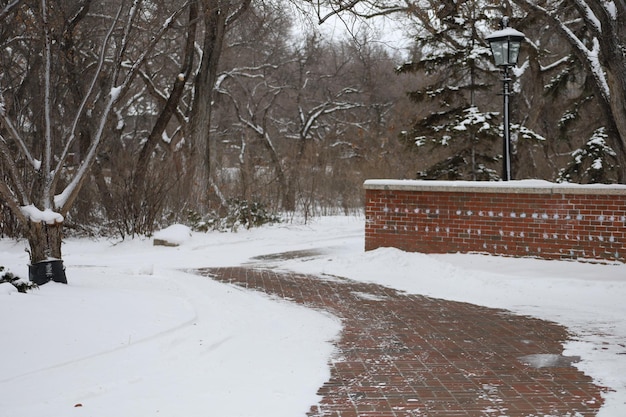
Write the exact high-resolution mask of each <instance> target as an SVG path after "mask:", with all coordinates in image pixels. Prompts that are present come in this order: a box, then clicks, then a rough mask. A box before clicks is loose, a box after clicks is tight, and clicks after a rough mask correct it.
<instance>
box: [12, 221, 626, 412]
mask: <svg viewBox="0 0 626 417" xmlns="http://www.w3.org/2000/svg"><path fill="white" fill-rule="evenodd" d="M161 234H162V235H166V236H167V237H169V238H179V239H180V241H181V244H180V246H178V247H163V246H153V245H152V240H151V239H147V238H146V239H135V240H127V241H123V242H114V241H107V240H88V239H67V240H66V242H65V243H64V247H63V250H64V264H65V266H66V268H67V275H68V280H69V284H68V285H63V284H57V283H49V284H46V285H44V286H42V287H40V288H39V289H38V290H34V291H32V292H29V293H27V294H21V293H16V292H14V291H13V290H12V289H11V288H9V287H8V286H7V285H8V284H3V285H0V315H2V317H4V319H3V320H2V321H0V334H1V335H2V336H1V337H2V358H3V359H2V360H0V416H2V417H5V416H6V417H9V416H11V417H35V416H37V417H40V416H42V415H54V416H55V417H64V416H70V415H72V416H75V415H89V416H90V417H99V416H102V417H104V416H107V417H108V416H111V415H116V416H120V417H125V416H128V417H131V416H140V415H160V416H181V415H184V416H190V417H193V416H205V415H218V416H221V417H230V416H232V417H235V416H256V417H265V416H267V417H269V416H272V417H283V416H284V417H287V416H289V417H293V416H295V415H301V416H303V415H305V414H306V412H307V411H308V410H309V408H310V406H311V405H313V404H315V403H317V402H318V400H319V397H318V396H317V395H316V391H317V389H318V388H319V387H320V386H321V385H322V384H323V383H324V382H325V381H326V380H327V379H328V377H329V375H330V371H329V369H328V361H329V359H330V358H331V357H332V354H333V346H332V341H333V340H336V339H337V338H338V337H339V332H340V328H341V324H340V321H339V320H338V319H337V318H335V317H332V316H330V315H329V314H325V313H322V312H319V311H313V310H309V309H307V308H305V307H302V306H297V305H295V304H291V303H289V302H287V301H283V300H277V299H275V298H271V297H269V296H266V295H263V294H260V293H258V292H249V291H246V290H243V289H240V288H238V287H234V286H230V285H226V284H221V283H217V282H214V281H212V280H210V279H207V278H204V277H201V276H198V275H194V274H192V273H191V272H190V271H189V270H190V269H193V268H199V267H215V266H236V265H244V264H248V265H250V264H252V265H262V266H271V267H274V268H278V269H281V270H293V271H298V272H303V273H312V274H332V275H335V276H344V277H348V278H352V279H356V280H362V281H366V282H377V283H380V284H382V285H386V286H390V287H394V288H397V289H400V290H403V291H407V292H410V293H419V294H425V295H428V296H432V297H439V298H445V299H450V300H459V301H466V302H471V303H475V304H479V305H484V306H488V307H497V308H506V309H509V310H512V311H514V312H516V313H519V314H525V315H531V316H534V317H538V318H542V319H547V320H552V321H556V322H558V323H561V324H563V325H565V326H567V327H568V328H569V330H570V331H571V333H572V334H573V335H574V336H573V337H572V339H571V340H570V341H568V342H567V343H566V344H565V346H564V348H565V352H564V355H567V356H580V357H581V361H580V362H578V363H575V364H574V366H577V367H578V368H580V369H581V370H583V371H584V372H585V373H587V374H588V375H590V376H591V377H593V378H594V380H595V381H596V382H597V383H598V384H599V385H603V386H607V387H610V388H611V389H612V390H613V391H611V392H607V393H606V394H605V404H604V405H603V407H602V409H601V411H600V413H599V414H598V415H599V416H600V417H614V416H620V415H626V355H625V353H626V322H625V321H624V320H623V317H624V316H625V315H626V303H624V300H625V299H626V265H624V264H594V263H578V262H558V261H541V260H536V259H515V258H501V257H492V256H485V255H462V254H446V255H425V254H420V253H406V252H402V251H400V250H397V249H392V248H381V249H377V250H374V251H369V252H364V250H363V247H364V219H363V218H359V217H324V218H321V219H314V220H313V221H312V222H310V223H309V224H306V225H304V224H299V223H297V222H293V223H285V224H278V225H273V226H267V227H263V228H259V229H252V230H242V231H240V232H238V233H219V232H214V233H207V234H203V233H195V232H194V233H189V231H188V229H187V228H185V227H182V226H175V227H171V228H168V229H165V230H163V231H162V232H161ZM25 246H26V244H25V243H24V242H15V241H14V240H10V239H3V240H0V260H1V261H0V262H1V263H2V265H3V266H5V267H7V268H8V269H9V270H10V271H12V272H13V273H15V274H17V275H23V274H25V273H26V265H27V263H28V254H27V253H25V252H24V247H25ZM296 250H303V251H307V252H308V253H313V252H317V253H319V255H318V256H307V257H306V258H296V259H284V260H280V259H275V260H272V261H260V260H255V259H254V257H256V256H260V255H268V254H276V253H281V252H287V251H296ZM263 262H265V263H263ZM549 359H550V358H529V361H530V362H532V361H536V363H537V364H539V365H540V364H541V363H543V362H542V361H543V360H549ZM78 405H80V406H78ZM76 406H78V407H76Z"/></svg>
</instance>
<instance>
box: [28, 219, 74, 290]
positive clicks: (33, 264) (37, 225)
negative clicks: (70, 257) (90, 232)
mask: <svg viewBox="0 0 626 417" xmlns="http://www.w3.org/2000/svg"><path fill="white" fill-rule="evenodd" d="M26 238H27V239H28V244H29V246H30V251H29V254H30V265H29V279H30V280H31V281H33V282H35V283H36V284H45V283H46V282H48V281H50V280H52V281H54V282H61V283H64V284H67V278H66V276H65V270H64V268H63V261H62V260H61V243H62V241H63V223H62V222H61V223H58V222H57V223H54V224H46V223H45V222H33V221H29V222H28V223H27V226H26Z"/></svg>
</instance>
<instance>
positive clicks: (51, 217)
mask: <svg viewBox="0 0 626 417" xmlns="http://www.w3.org/2000/svg"><path fill="white" fill-rule="evenodd" d="M20 209H21V211H22V214H23V215H24V216H26V217H27V218H28V219H30V221H31V222H33V223H46V224H55V223H62V222H63V216H62V215H61V214H59V213H57V212H55V211H53V210H50V209H45V210H40V209H38V208H37V207H35V206H34V205H32V204H31V205H28V206H22V207H21V208H20Z"/></svg>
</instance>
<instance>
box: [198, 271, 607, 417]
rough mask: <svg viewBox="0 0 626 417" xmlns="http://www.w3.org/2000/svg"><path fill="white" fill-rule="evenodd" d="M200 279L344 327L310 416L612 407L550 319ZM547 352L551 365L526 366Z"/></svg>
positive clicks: (349, 284)
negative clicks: (300, 308)
mask: <svg viewBox="0 0 626 417" xmlns="http://www.w3.org/2000/svg"><path fill="white" fill-rule="evenodd" d="M200 272H201V273H202V274H203V275H207V276H210V277H211V278H213V279H215V280H218V281H221V282H227V283H232V284H234V285H238V286H241V287H245V288H248V289H251V290H256V291H262V292H265V293H268V294H271V295H273V296H277V297H281V298H284V299H288V300H290V301H293V302H296V303H300V304H304V305H306V306H308V307H311V308H315V309H318V310H324V311H328V312H330V313H332V314H334V315H336V316H337V317H339V318H340V319H341V320H342V322H343V327H344V328H343V331H342V334H341V338H340V340H338V341H337V342H336V354H335V356H334V357H333V358H332V360H331V363H330V366H331V378H330V380H329V381H327V382H326V383H325V384H324V385H323V386H322V387H320V389H319V391H318V394H320V395H321V396H322V399H321V401H320V403H319V404H316V405H313V406H312V407H311V410H310V412H309V413H308V414H307V415H308V416H309V417H326V416H328V417H357V416H359V417H413V416H429V417H431V416H432V417H469V416H471V417H476V416H488V417H490V416H498V417H499V416H510V417H516V416H533V417H545V416H554V417H586V416H594V415H596V413H597V411H598V410H599V408H600V406H601V404H602V399H601V396H600V393H601V391H602V389H601V388H600V387H598V386H595V385H594V384H593V383H592V381H591V379H590V378H589V377H587V376H585V375H584V374H582V373H581V372H579V371H578V370H577V369H576V368H574V367H573V366H571V364H570V362H568V361H567V360H566V358H563V357H561V356H559V355H560V354H561V353H562V345H561V342H562V341H565V340H566V339H567V338H568V333H567V331H566V330H565V329H564V328H563V327H561V326H558V325H556V324H553V323H550V322H546V321H542V320H538V319H534V318H529V317H523V316H516V315H513V314H511V313H509V312H507V311H504V310H495V309H490V308H484V307H479V306H475V305H471V304H466V303H459V302H452V301H444V300H439V299H433V298H428V297H423V296H419V295H407V294H405V293H402V292H398V291H395V290H393V289H389V288H385V287H382V286H380V285H375V284H365V283H359V282H355V281H351V280H347V279H342V278H334V277H326V278H324V277H315V276H307V275H300V274H294V273H285V272H276V271H272V270H267V269H265V270H259V269H252V268H216V269H205V270H202V271H200ZM539 354H541V355H544V354H545V355H552V356H539V357H538V358H539V359H544V360H546V361H547V362H546V363H547V364H548V365H551V366H547V367H540V368H538V367H533V366H529V365H528V364H525V363H523V362H522V361H521V360H520V359H519V358H521V357H525V356H528V355H539ZM559 359H560V360H559Z"/></svg>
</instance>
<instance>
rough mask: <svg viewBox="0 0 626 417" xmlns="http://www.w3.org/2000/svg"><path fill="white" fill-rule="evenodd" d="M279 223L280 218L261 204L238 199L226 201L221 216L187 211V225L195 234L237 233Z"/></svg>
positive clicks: (214, 213) (212, 213)
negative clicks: (213, 232)
mask: <svg viewBox="0 0 626 417" xmlns="http://www.w3.org/2000/svg"><path fill="white" fill-rule="evenodd" d="M281 221H282V220H281V218H280V216H278V215H276V214H274V213H271V212H270V211H268V210H267V208H266V207H265V206H264V205H263V204H262V203H259V202H256V201H253V202H249V201H247V200H238V199H233V200H229V201H228V206H227V207H226V210H225V214H223V215H220V214H219V213H216V212H214V211H213V212H211V213H208V214H206V215H204V216H202V215H200V214H199V213H198V212H196V211H193V210H188V211H187V223H188V225H189V226H190V227H191V229H192V230H194V231H196V232H208V231H209V230H219V231H226V230H230V231H237V229H239V228H240V227H245V228H246V229H250V228H252V227H259V226H262V225H264V224H271V223H280V222H281Z"/></svg>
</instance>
